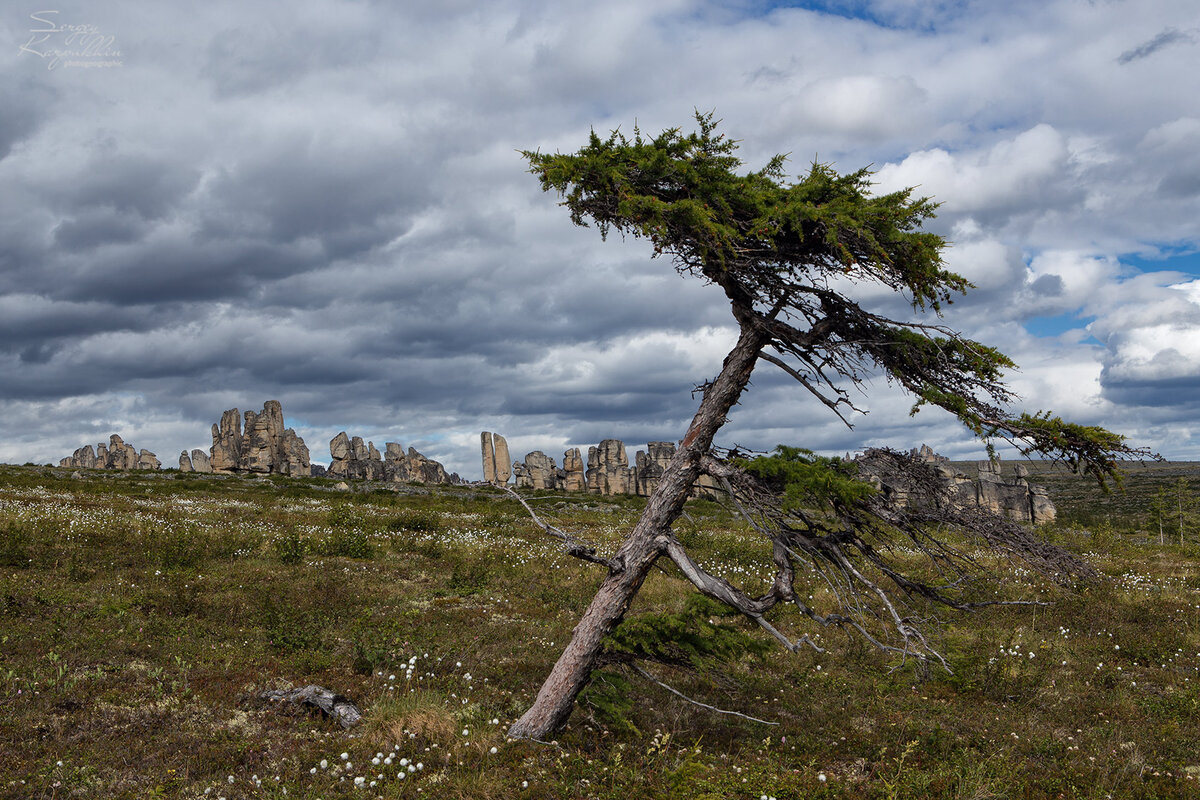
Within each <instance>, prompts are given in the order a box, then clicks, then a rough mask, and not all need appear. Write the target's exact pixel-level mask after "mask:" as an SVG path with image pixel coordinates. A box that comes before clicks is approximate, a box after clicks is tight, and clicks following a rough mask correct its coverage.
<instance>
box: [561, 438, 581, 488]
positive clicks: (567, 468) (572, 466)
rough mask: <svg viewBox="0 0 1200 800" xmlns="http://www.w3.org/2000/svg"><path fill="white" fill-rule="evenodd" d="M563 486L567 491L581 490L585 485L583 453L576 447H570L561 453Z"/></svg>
mask: <svg viewBox="0 0 1200 800" xmlns="http://www.w3.org/2000/svg"><path fill="white" fill-rule="evenodd" d="M562 471H563V486H562V488H563V489H564V490H565V491H568V492H582V491H583V490H584V488H585V487H586V486H587V481H586V479H585V474H586V473H585V470H584V467H583V455H582V454H581V453H580V452H579V448H578V447H572V448H571V449H570V450H568V451H566V452H565V453H563V469H562Z"/></svg>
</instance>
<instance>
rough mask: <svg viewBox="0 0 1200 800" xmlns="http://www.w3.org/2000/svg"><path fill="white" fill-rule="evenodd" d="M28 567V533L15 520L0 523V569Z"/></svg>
mask: <svg viewBox="0 0 1200 800" xmlns="http://www.w3.org/2000/svg"><path fill="white" fill-rule="evenodd" d="M28 566H29V531H27V530H26V529H25V526H24V525H22V524H21V523H19V522H16V521H15V520H4V521H3V522H0V567H14V568H16V569H25V568H27V567H28Z"/></svg>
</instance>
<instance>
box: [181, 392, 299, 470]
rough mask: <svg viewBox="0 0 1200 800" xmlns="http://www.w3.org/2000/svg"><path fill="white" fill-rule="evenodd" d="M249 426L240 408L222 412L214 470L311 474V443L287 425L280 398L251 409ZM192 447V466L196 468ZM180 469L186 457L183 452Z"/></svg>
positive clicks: (216, 430)
mask: <svg viewBox="0 0 1200 800" xmlns="http://www.w3.org/2000/svg"><path fill="white" fill-rule="evenodd" d="M245 420H246V422H245V427H244V428H243V426H242V418H241V416H239V414H238V410H237V409H236V408H231V409H229V410H228V411H226V412H225V413H224V414H222V415H221V421H220V422H219V423H215V424H213V426H212V441H213V443H212V450H211V455H210V456H209V466H210V468H211V471H212V472H217V473H230V472H253V473H267V474H278V475H294V476H303V477H308V476H310V475H311V474H312V465H311V464H310V463H309V459H308V447H306V446H305V444H304V440H303V439H301V438H300V437H299V436H297V435H296V431H295V430H293V429H292V428H286V429H285V428H284V427H283V408H282V407H281V406H280V404H279V401H278V400H268V401H267V402H266V403H265V404H264V405H263V410H262V411H260V412H258V413H257V414H256V413H254V412H253V411H247V412H246V414H245ZM196 452H198V451H195V450H193V451H192V457H191V459H190V460H191V466H192V469H193V470H194V471H197V472H199V471H202V470H198V469H196V457H195V454H196ZM179 466H180V469H183V457H182V455H181V456H180V464H179Z"/></svg>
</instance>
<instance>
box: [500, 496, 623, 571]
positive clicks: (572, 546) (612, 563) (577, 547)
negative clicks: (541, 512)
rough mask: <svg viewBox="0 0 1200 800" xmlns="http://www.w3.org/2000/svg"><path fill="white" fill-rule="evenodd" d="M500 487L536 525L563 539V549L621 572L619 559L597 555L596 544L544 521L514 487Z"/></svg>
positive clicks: (569, 553)
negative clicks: (526, 512)
mask: <svg viewBox="0 0 1200 800" xmlns="http://www.w3.org/2000/svg"><path fill="white" fill-rule="evenodd" d="M500 488H501V489H503V490H504V491H506V492H508V493H509V494H510V495H512V496H513V497H515V498H516V499H517V502H518V503H520V504H521V505H522V506H524V507H525V510H526V511H528V512H529V516H530V517H531V518H532V519H533V524H534V525H537V526H538V527H539V528H541V529H542V530H544V531H545V532H546V533H548V534H549V535H551V536H553V537H554V538H555V539H558V540H559V541H561V542H562V543H563V550H564V552H566V554H567V555H569V556H573V557H575V558H578V559H580V560H582V561H587V562H589V563H591V564H600V565H601V566H604V567H608V570H609V572H620V571H621V570H622V567H623V565H622V564H621V562H620V561H618V560H617V559H614V558H604V557H602V556H598V555H596V548H595V546H594V545H590V544H585V543H583V542H581V541H580V540H579V539H578V538H577V537H576V536H575V535H574V534H571V533H567V532H566V531H564V530H561V529H559V528H556V527H554V526H553V525H550V524H548V523H546V522H543V521H542V518H541V517H539V516H538V515H537V512H535V511H534V510H533V509H532V508H530V507H529V504H528V503H526V502H525V498H523V497H521V495H519V494H517V493H516V492H515V491H514V490H513V489H512V487H510V486H501V487H500Z"/></svg>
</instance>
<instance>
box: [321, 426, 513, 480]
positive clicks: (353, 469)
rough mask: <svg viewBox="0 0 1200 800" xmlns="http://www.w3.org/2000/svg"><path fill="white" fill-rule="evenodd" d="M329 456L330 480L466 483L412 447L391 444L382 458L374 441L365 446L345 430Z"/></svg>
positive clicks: (385, 449)
mask: <svg viewBox="0 0 1200 800" xmlns="http://www.w3.org/2000/svg"><path fill="white" fill-rule="evenodd" d="M506 452H507V450H506ZM329 456H330V461H329V468H328V469H327V470H326V472H325V474H326V476H327V477H329V478H340V479H342V480H360V481H385V482H388V483H426V484H458V483H462V478H460V477H459V476H458V474H457V473H450V474H447V473H446V468H445V467H443V466H442V465H441V464H440V463H439V462H437V461H434V460H433V459H430V458H426V457H425V456H423V455H421V454H420V453H418V452H417V451H416V449H414V448H412V447H410V448H408V452H407V453H406V452H404V448H403V447H401V446H400V445H399V444H398V443H396V442H387V443H385V444H384V452H383V455H382V456H381V455H380V453H379V450H378V449H377V448H376V447H375V443H374V442H366V443H364V442H363V440H362V437H361V436H355V437H353V438H351V437H349V436H347V435H346V432H345V431H342V432H341V433H339V434H338V435H337V436H335V437H333V439H331V440H330V442H329Z"/></svg>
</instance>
